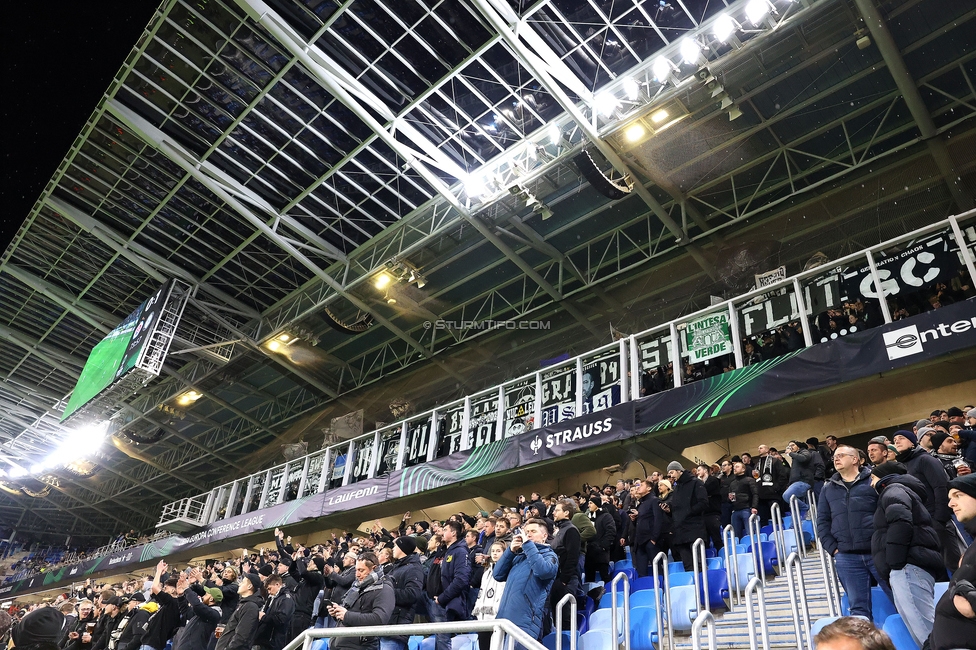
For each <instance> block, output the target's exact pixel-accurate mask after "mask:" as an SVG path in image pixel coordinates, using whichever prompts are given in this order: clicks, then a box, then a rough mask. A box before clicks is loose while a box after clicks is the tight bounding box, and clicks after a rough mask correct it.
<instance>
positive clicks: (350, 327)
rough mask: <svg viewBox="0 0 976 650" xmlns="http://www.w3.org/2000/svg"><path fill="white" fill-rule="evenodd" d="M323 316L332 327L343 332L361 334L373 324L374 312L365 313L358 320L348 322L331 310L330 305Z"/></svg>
mask: <svg viewBox="0 0 976 650" xmlns="http://www.w3.org/2000/svg"><path fill="white" fill-rule="evenodd" d="M323 318H324V319H325V322H326V323H328V324H329V326H330V327H331V328H332V329H334V330H336V331H339V332H342V333H343V334H361V333H363V332H365V331H366V330H368V329H369V328H370V326H371V325H372V324H373V315H372V314H363V315H362V317H361V318H359V319H358V320H356V322H354V323H346V322H345V321H343V320H342V319H341V318H339V317H338V316H336V315H335V314H333V313H332V312H331V311H329V308H328V307H326V308H325V313H324V315H323Z"/></svg>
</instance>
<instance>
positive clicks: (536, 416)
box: [532, 371, 542, 429]
mask: <svg viewBox="0 0 976 650" xmlns="http://www.w3.org/2000/svg"><path fill="white" fill-rule="evenodd" d="M541 427H542V372H541V371H540V372H537V373H535V401H534V402H533V404H532V428H533V429H539V428H541Z"/></svg>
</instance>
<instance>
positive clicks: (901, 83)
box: [854, 0, 973, 212]
mask: <svg viewBox="0 0 976 650" xmlns="http://www.w3.org/2000/svg"><path fill="white" fill-rule="evenodd" d="M854 4H855V5H856V6H857V9H858V11H860V12H861V17H863V18H864V23H865V24H866V25H867V27H868V31H869V32H871V38H873V39H874V42H875V44H876V45H877V46H878V51H879V52H881V56H882V57H883V58H884V61H885V65H886V66H887V67H888V71H889V72H890V73H891V76H892V78H894V80H895V84H896V85H897V86H898V90H899V91H900V92H901V94H902V97H903V98H904V99H905V104H907V105H908V110H909V111H911V113H912V118H913V119H914V120H915V124H917V125H918V130H919V132H920V133H921V134H922V139H923V140H925V143H926V145H928V148H929V152H930V153H931V154H932V158H933V159H934V160H935V164H936V165H938V167H939V172H940V173H941V174H942V177H943V178H944V179H945V182H946V184H947V185H948V186H949V191H950V192H951V193H952V198H953V200H954V201H955V202H956V206H957V207H958V208H959V210H960V211H963V212H965V211H966V210H969V209H970V208H972V207H973V197H972V196H970V195H969V193H968V192H967V191H966V188H965V187H964V186H963V184H962V178H961V176H960V175H959V173H958V172H957V171H956V166H955V164H954V163H953V161H952V158H951V157H950V156H949V149H948V147H946V144H945V141H944V140H943V139H942V138H941V137H940V136H939V134H938V130H937V129H936V126H935V121H934V120H932V116H931V115H930V114H929V109H928V107H926V106H925V102H924V101H923V100H922V95H921V93H919V92H918V84H916V83H915V79H913V78H912V75H911V73H910V72H909V71H908V66H906V65H905V60H904V59H903V58H902V55H901V51H900V50H899V49H898V45H896V44H895V39H894V38H893V37H892V36H891V32H890V31H889V30H888V25H887V24H886V23H885V21H884V18H882V16H881V12H880V11H878V9H877V7H875V6H874V0H854Z"/></svg>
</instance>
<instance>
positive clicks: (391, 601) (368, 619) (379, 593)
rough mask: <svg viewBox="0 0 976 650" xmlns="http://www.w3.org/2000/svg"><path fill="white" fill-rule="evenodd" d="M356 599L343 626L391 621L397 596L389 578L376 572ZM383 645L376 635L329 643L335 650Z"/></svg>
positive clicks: (371, 649)
mask: <svg viewBox="0 0 976 650" xmlns="http://www.w3.org/2000/svg"><path fill="white" fill-rule="evenodd" d="M465 557H467V556H465ZM451 562H452V563H453V562H454V560H452V561H451ZM354 598H355V600H353V602H351V603H350V604H349V606H348V607H347V611H346V615H345V617H344V618H343V619H342V623H341V624H340V626H339V627H373V626H377V625H387V624H388V623H389V622H390V616H391V614H392V613H393V608H394V607H395V603H396V596H395V595H394V593H393V585H392V584H391V583H390V581H389V580H388V579H387V578H386V576H383V575H381V574H380V573H378V572H376V571H373V572H372V573H370V574H369V577H367V578H366V579H365V580H363V581H362V582H361V583H359V584H358V585H357V587H356V589H355V596H354ZM379 645H380V640H379V637H376V636H364V637H338V638H335V639H331V641H330V643H329V647H330V648H331V650H375V649H376V648H378V647H379Z"/></svg>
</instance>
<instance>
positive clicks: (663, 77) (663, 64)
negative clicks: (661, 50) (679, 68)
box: [651, 56, 674, 84]
mask: <svg viewBox="0 0 976 650" xmlns="http://www.w3.org/2000/svg"><path fill="white" fill-rule="evenodd" d="M673 67H674V64H673V63H671V61H670V60H669V59H667V58H665V57H663V56H659V57H657V58H656V59H654V64H653V65H652V66H651V72H652V73H653V74H654V80H655V81H656V82H658V83H661V84H663V83H665V82H666V81H667V80H668V78H670V77H671V70H672V68H673Z"/></svg>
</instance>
